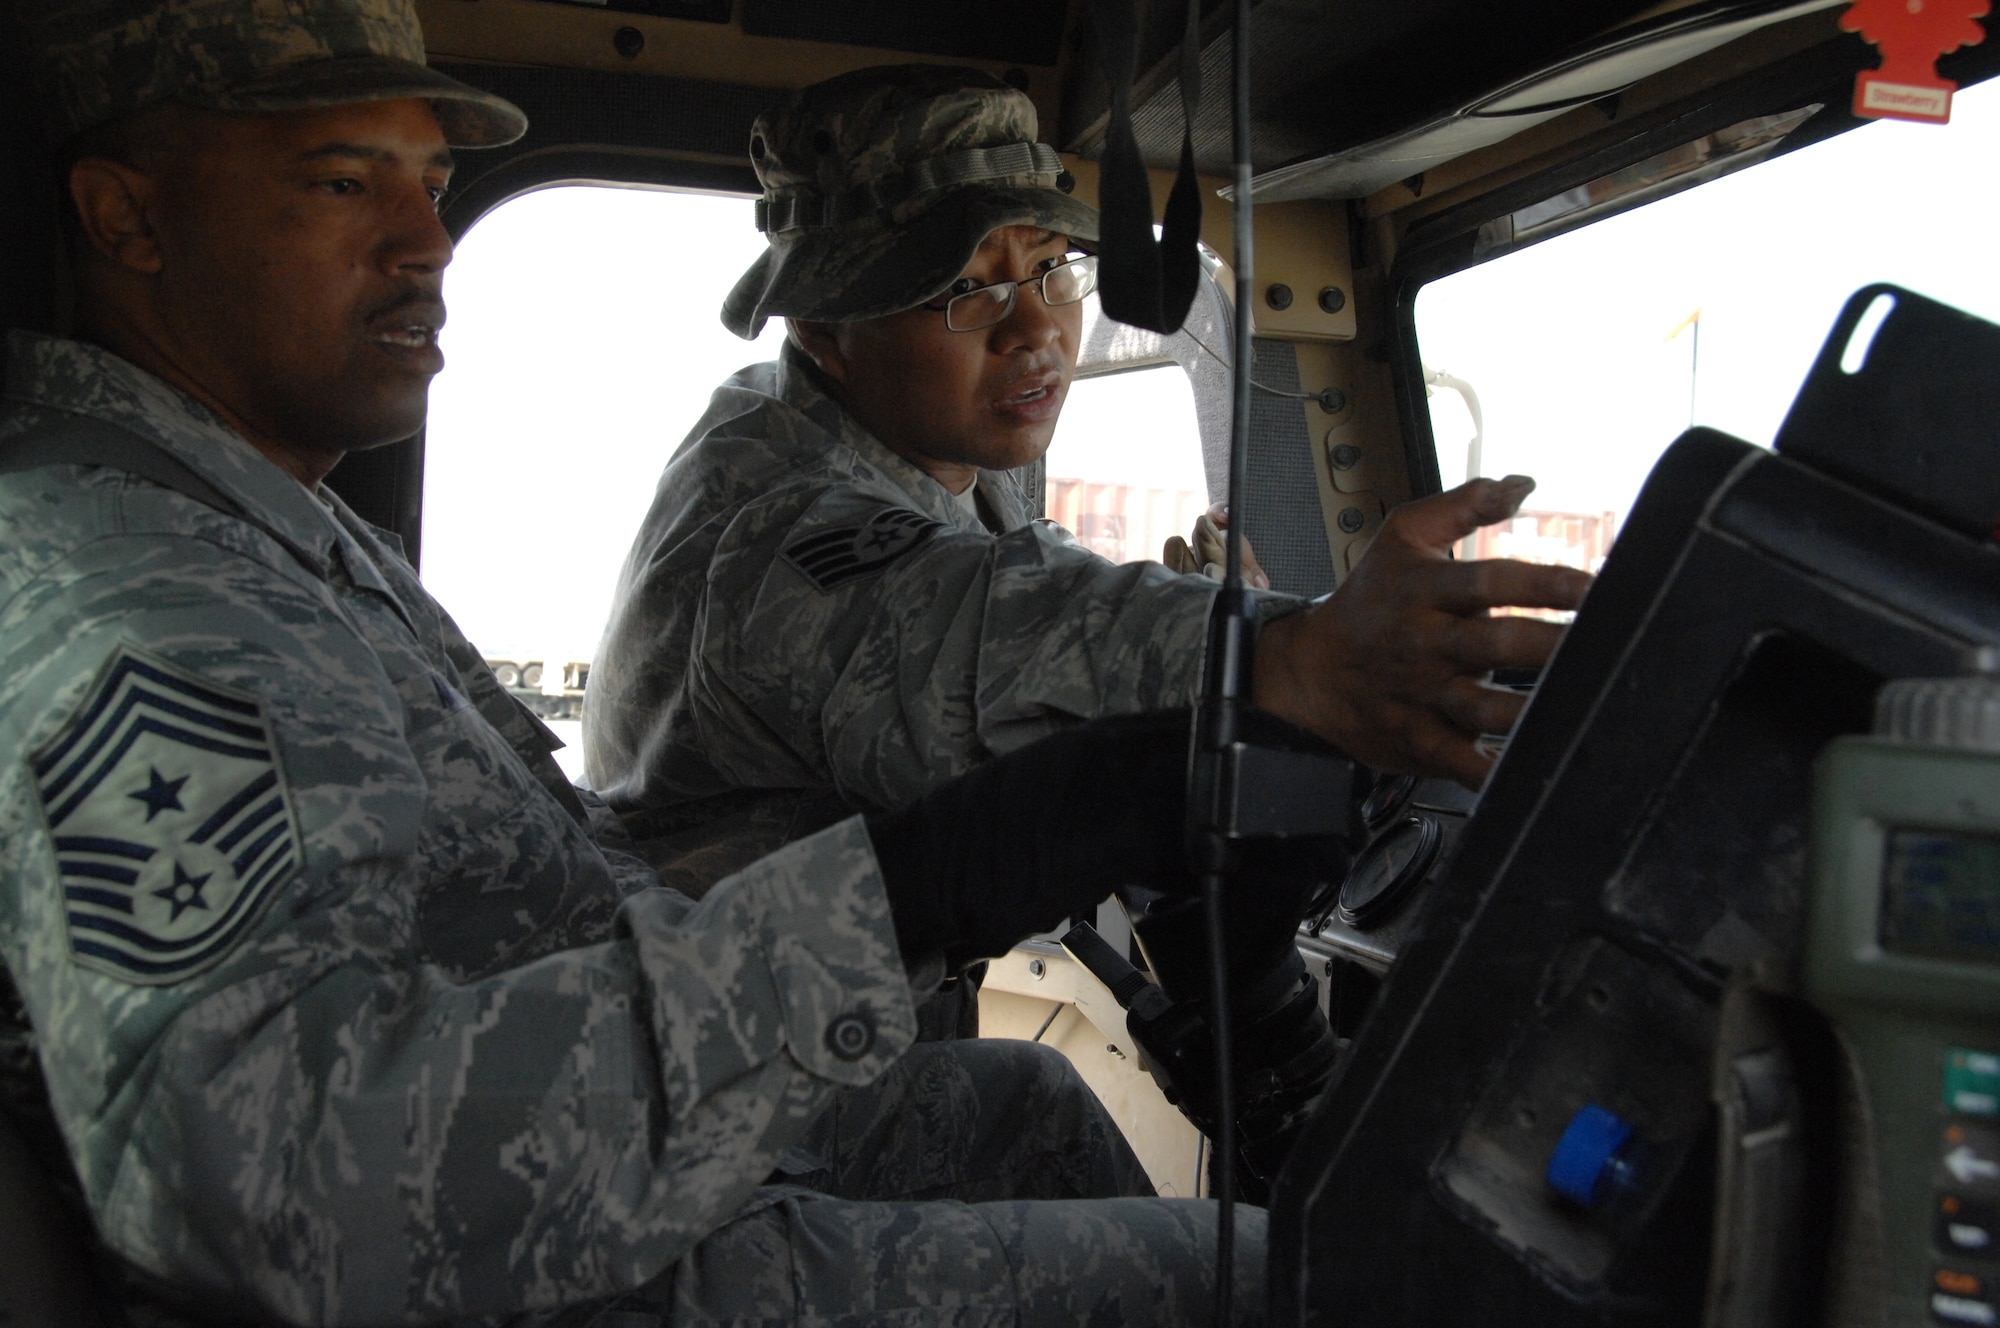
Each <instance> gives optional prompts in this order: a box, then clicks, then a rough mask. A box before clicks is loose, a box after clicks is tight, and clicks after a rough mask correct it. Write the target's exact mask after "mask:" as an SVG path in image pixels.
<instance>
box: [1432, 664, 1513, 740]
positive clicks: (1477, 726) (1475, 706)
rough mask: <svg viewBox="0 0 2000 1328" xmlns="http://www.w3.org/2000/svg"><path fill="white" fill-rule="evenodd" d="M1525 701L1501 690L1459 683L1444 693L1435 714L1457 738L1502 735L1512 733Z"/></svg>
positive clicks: (1470, 681) (1463, 682) (1467, 682)
mask: <svg viewBox="0 0 2000 1328" xmlns="http://www.w3.org/2000/svg"><path fill="white" fill-rule="evenodd" d="M1527 705H1528V698H1527V697H1525V696H1523V695H1521V694H1520V693H1519V692H1510V691H1508V690H1506V689H1505V688H1501V687H1486V686H1482V685H1481V684H1479V683H1477V682H1474V681H1472V680H1471V679H1469V678H1468V679H1460V680H1459V681H1458V682H1457V683H1455V684H1453V685H1452V686H1450V687H1448V688H1446V689H1445V691H1444V693H1443V695H1442V696H1441V697H1440V699H1439V703H1438V710H1439V712H1440V713H1442V714H1443V715H1444V717H1445V718H1446V719H1448V720H1449V721H1451V725H1452V727H1453V728H1455V729H1457V730H1458V731H1459V732H1460V733H1461V735H1477V734H1481V733H1496V734H1505V733H1512V732H1513V731H1514V725H1515V724H1516V723H1517V722H1519V720H1520V718H1521V712H1522V711H1523V710H1524V709H1526V708H1527Z"/></svg>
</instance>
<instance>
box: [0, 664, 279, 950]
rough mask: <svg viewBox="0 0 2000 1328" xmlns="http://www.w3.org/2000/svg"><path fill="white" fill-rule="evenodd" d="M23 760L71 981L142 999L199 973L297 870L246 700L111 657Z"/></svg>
mask: <svg viewBox="0 0 2000 1328" xmlns="http://www.w3.org/2000/svg"><path fill="white" fill-rule="evenodd" d="M33 761H34V775H35V783H36V785H37V787H38V789H39V792H40V795H41V802H42V809H43V811H44V812H45V814H46V815H47V816H48V820H49V830H50V833H51V834H52V836H53V837H54V840H55V849H56V865H57V868H58V871H59V872H60V875H61V879H62V887H63V896H64V901H65V904H66V913H67V915H68V919H69V944H70V951H71V953H72V954H73V955H75V957H76V961H77V962H78V963H79V964H82V965H83V966H85V967H86V968H92V969H95V970H97V971H98V972H100V973H106V974H109V975H110V976H112V977H115V978H122V979H124V980H126V981H128V982H136V983H141V984H144V985H147V986H164V985H166V984H168V983H172V982H178V981H180V980H182V979H183V978H187V977H190V976H192V975H194V974H196V973H199V972H201V971H202V970H203V969H205V968H207V967H209V966H210V965H211V964H213V963H215V962H216V961H217V960H218V959H220V958H221V957H222V956H223V955H225V954H227V953H228V952H229V950H230V948H231V947H232V946H233V945H235V943H236V942H237V941H238V940H239V939H241V937H242V936H243V935H244V933H245V932H246V931H247V930H248V929H249V927H250V924H251V922H252V921H253V920H255V918H256V916H257V914H258V912H259V911H260V910H261V909H262V908H263V905H264V903H265V901H267V900H268V899H269V898H270V897H271V895H272V894H273V892H275V891H276V890H277V889H278V887H279V886H281V885H283V884H284V883H285V881H287V880H288V879H290V877H291V876H292V874H293V873H294V872H295V871H297V870H298V867H299V860H300V842H301V841H300V836H299V831H298V824H297V821H296V819H295V818H294V816H293V813H292V807H291V803H290V800H289V799H288V798H287V796H286V792H285V782H284V778H283V774H282V772H281V771H280V770H279V768H278V757H277V751H276V749H275V747H274V745H273V743H272V741H271V733H270V728H269V726H268V725H267V724H266V723H265V720H264V711H263V707H262V706H261V705H259V704H258V702H257V700H256V698H255V697H253V696H250V695H247V694H245V693H242V692H238V691H236V690H234V689H232V688H224V687H218V686H216V685H215V684H214V683H210V682H205V681H203V680H201V679H200V678H197V677H194V676H193V675H191V674H188V673H186V672H184V671H183V670H181V669H179V668H177V667H175V666H174V665H171V664H168V663H166V662H165V661H163V660H160V659H157V658H154V657H152V656H150V655H147V654H145V653H142V652H141V651H138V650H136V649H134V648H132V647H130V646H124V647H121V648H120V649H119V651H118V652H117V653H116V654H115V655H113V656H112V658H111V660H110V662H109V663H108V664H106V665H105V667H104V669H103V671H102V672H101V673H100V674H99V675H98V680H97V682H96V684H95V685H94V686H93V687H92V688H91V689H90V692H89V694H88V695H87V696H86V697H85V698H84V700H83V703H82V704H81V705H80V706H79V707H78V708H77V712H76V715H75V716H74V717H73V718H72V719H71V720H70V721H69V723H68V724H66V725H65V726H64V727H63V729H62V730H61V731H60V732H59V733H57V734H56V735H55V737H54V738H52V739H50V741H49V743H48V744H47V745H46V746H44V747H43V748H41V749H40V750H39V751H37V752H36V753H35V754H34V757H33Z"/></svg>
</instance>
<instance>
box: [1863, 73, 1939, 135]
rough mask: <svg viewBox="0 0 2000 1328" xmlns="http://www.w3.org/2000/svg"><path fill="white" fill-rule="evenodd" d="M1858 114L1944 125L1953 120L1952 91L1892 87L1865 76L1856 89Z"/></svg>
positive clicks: (1907, 85) (1911, 85) (1892, 85)
mask: <svg viewBox="0 0 2000 1328" xmlns="http://www.w3.org/2000/svg"><path fill="white" fill-rule="evenodd" d="M1854 113H1855V114H1856V115H1861V116H1869V117H1887V118H1893V119H1898V120H1925V121H1929V122H1932V123H1935V124H1943V123H1945V122H1946V121H1948V120H1950V119H1951V89H1950V88H1923V87H1917V86H1915V85H1913V84H1910V83H1889V82H1886V81H1883V80H1879V79H1871V78H1870V77H1869V76H1868V75H1866V74H1863V75H1862V76H1861V78H1860V80H1859V81H1858V82H1857V83H1856V84H1855V87H1854Z"/></svg>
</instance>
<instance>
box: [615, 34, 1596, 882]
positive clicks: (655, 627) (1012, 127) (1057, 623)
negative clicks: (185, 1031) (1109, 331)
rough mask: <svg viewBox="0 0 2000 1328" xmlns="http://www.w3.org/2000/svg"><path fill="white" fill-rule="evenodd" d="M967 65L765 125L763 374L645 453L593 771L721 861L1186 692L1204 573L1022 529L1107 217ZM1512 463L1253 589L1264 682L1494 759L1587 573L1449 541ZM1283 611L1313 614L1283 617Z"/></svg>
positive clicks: (1425, 768) (725, 312) (1398, 743)
mask: <svg viewBox="0 0 2000 1328" xmlns="http://www.w3.org/2000/svg"><path fill="white" fill-rule="evenodd" d="M1036 139H1037V130H1036V117H1035V111H1034V106H1033V104H1032V103H1031V102H1030V101H1029V99H1028V97H1027V96H1026V95H1025V94H1023V93H1021V92H1019V91H1016V90H1015V89H1013V88H1011V87H1008V86H1007V85H1006V84H1004V83H1002V82H1001V81H999V80H997V79H994V78H992V77H990V76H987V75H985V74H981V73H977V72H973V71H969V70H965V69H958V68H945V67H937V66H922V65H914V66H899V67H893V68H881V69H869V70H862V71H859V72H856V73H851V74H847V75H843V76H841V77H838V78H835V79H831V80H829V81H827V82H825V83H821V84H819V85H817V86H815V87H811V88H808V89H805V90H804V91H802V92H799V93H796V94H793V95H792V96H790V97H788V98H787V99H785V100H784V101H783V102H782V103H781V104H779V105H778V106H776V107H775V108H773V109H772V110H770V111H767V112H766V113H765V114H763V115H762V116H760V117H759V118H758V120H757V121H756V123H755V125H754V126H753V128H752V131H751V138H750V144H749V147H750V158H751V161H752V163H753V164H754V166H755V167H756V170H757V175H758V179H759V180H760V181H761V182H762V184H763V186H764V192H763V196H762V197H761V198H760V199H759V200H758V202H757V205H756V209H757V212H756V215H757V224H758V225H759V226H760V227H761V228H762V229H763V231H764V232H765V235H766V237H767V240H768V247H767V249H766V250H765V252H764V254H763V255H762V256H761V257H759V258H758V260H757V261H756V263H755V264H753V265H752V266H751V268H750V270H749V271H748V272H747V273H745V274H744V276H743V278H742V279H741V280H740V281H739V282H738V283H737V285H736V287H735V289H734V290H732V291H731V292H730V293H729V295H728V297H727V299H726V300H725V301H724V303H723V308H722V321H723V323H724V325H725V326H727V327H728V328H729V329H730V330H731V331H732V332H735V333H736V334H737V335H739V336H742V337H752V336H755V335H756V334H757V333H758V331H759V330H760V329H761V328H762V327H763V326H764V323H765V321H766V320H767V319H769V318H773V317H783V318H786V319H787V320H788V321H789V336H788V339H787V341H786V344H785V346H784V348H783V351H782V353H781V354H780V356H779V358H778V360H777V362H776V363H774V364H762V365H755V366H752V367H751V368H748V369H746V370H744V371H742V372H741V373H739V374H737V375H736V376H735V377H733V378H731V379H730V380H729V381H728V382H726V383H725V384H723V385H722V387H721V388H720V389H719V390H718V391H717V392H716V394H715V397H714V399H713V402H712V404H711V405H710V408H709V411H708V414H707V415H706V416H705V417H704V418H703V419H702V420H701V421H700V422H699V423H698V424H696V426H695V428H694V430H693V432H692V433H691V434H690V435H689V436H688V439H687V441H686V442H684V443H683V444H682V445H681V447H680V450H679V451H678V452H676V453H675V454H674V456H673V458H672V460H671V461H669V463H668V465H667V467H666V471H665V474H664V475H663V476H662V478H661V481H660V486H659V490H658V494H657V496H656V498H655V500H654V503H653V507H652V510H651V511H650V512H649V513H648V515H647V517H646V519H645V522H644V524H643V525H642V527H641V529H640V531H639V535H638V537H637V540H636V541H635V543H634V545H633V548H632V552H631V554H630V555H629V557H628V559H627V562H626V565H625V569H624V572H623V574H622V577H621V582H620V586H619V591H618V594H617V596H616V598H615V600H614V607H613V609H612V614H611V618H610V622H609V625H608V626H607V628H606V631H605V635H604V638H603V641H602V642H601V644H600V645H599V647H598V652H597V657H596V659H595V661H594V663H593V667H592V671H591V677H590V691H589V693H588V696H587V697H586V700H585V703H584V752H585V758H586V769H587V771H588V774H589V777H590V782H591V785H592V787H594V788H595V789H597V790H598V791H599V792H600V793H601V794H602V795H603V796H604V797H605V798H606V799H607V800H608V801H609V802H610V803H611V804H612V806H613V807H615V808H616V809H617V810H618V811H619V812H620V814H621V815H622V816H624V817H625V819H626V821H627V823H628V824H630V825H632V826H634V827H636V828H641V829H643V830H644V831H645V832H646V833H648V834H654V835H665V836H666V837H667V839H666V842H670V843H674V844H677V845H681V846H689V845H697V844H698V845H701V846H702V847H703V848H704V849H705V850H706V852H707V855H708V856H707V857H706V858H705V859H704V861H707V862H708V863H709V864H710V870H718V869H719V868H720V867H724V866H728V865H731V864H733V863H735V862H738V861H743V860H748V858H750V857H753V856H755V854H756V853H757V852H760V851H762V850H763V849H764V848H766V847H768V846H769V845H770V844H772V843H775V842H782V840H783V838H784V837H785V836H786V835H787V834H792V833H798V832H800V831H802V830H804V829H807V828H810V827H811V826H813V825H815V824H818V823H822V822H823V821H824V820H825V819H827V818H829V817H831V816H833V815H837V814H838V812H839V810H840V809H841V808H843V807H854V806H859V807H874V806H894V805H896V804H898V803H900V802H902V801H904V800H906V799H909V798H911V797H914V796H916V795H917V794H918V793H921V792H922V791H923V790H925V789H927V788H930V787H932V786H934V785H935V784H936V783H937V782H938V781H940V780H943V779H945V778H948V777H950V776H953V775H956V774H958V773H960V772H962V771H964V770H967V769H969V768H972V767H974V766H976V765H977V764H978V763H979V762H981V761H983V760H986V759H989V758H990V757H992V756H993V755H994V754H995V753H999V752H1009V751H1013V750H1016V749H1018V748H1020V747H1021V746H1022V745H1023V744H1025V743H1027V742H1029V741H1031V740H1033V739H1035V738H1038V737H1040V736H1041V735H1043V734H1046V733H1049V732H1051V731H1055V730H1059V729H1061V728H1062V727H1064V726H1066V725H1069V724H1073V723H1076V722H1078V721H1080V720H1085V719H1090V718H1093V717H1097V716H1103V715H1110V714H1120V713H1130V712H1141V711H1149V710H1156V709H1160V708H1165V707H1174V706H1185V705H1187V704H1189V703H1190V702H1191V701H1192V700H1193V698H1194V694H1195V689H1196V687H1197V683H1198V679H1199V677H1200V674H1201V668H1202V655H1203V643H1204V640H1205V636H1206V623H1207V619H1208V616H1209V611H1210V607H1211V605H1212V603H1213V600H1214V592H1215V588H1216V587H1215V583H1214V582H1212V581H1210V580H1208V579H1206V578H1203V577H1199V576H1188V575H1180V574H1177V573H1173V572H1169V571H1168V570H1167V569H1166V568H1164V567H1162V566H1160V565H1159V564H1156V563H1137V564H1128V565H1124V566H1118V565H1114V564H1113V563H1111V562H1109V561H1107V560H1106V559H1104V558H1102V557H1100V556H1098V555H1097V554H1095V553H1092V552H1090V551H1089V550H1087V549H1085V548H1084V547H1082V546H1081V545H1080V544H1078V543H1077V542H1076V541H1075V540H1073V539H1072V538H1070V536H1069V535H1068V533H1067V532H1065V531H1063V530H1061V529H1060V528H1059V527H1056V526H1053V525H1051V524H1049V523H1046V522H1040V521H1036V520H1035V519H1034V512H1035V506H1036V503H1035V499H1036V495H1034V494H1031V493H1029V492H1028V491H1027V488H1026V485H1027V483H1028V481H1027V480H1026V479H1025V478H1024V476H1025V475H1026V474H1028V473H1029V472H1025V471H1023V470H1022V469H1020V468H1022V467H1025V466H1027V465H1028V464H1029V463H1031V462H1033V461H1035V460H1037V459H1038V458H1039V457H1040V456H1041V455H1042V453H1043V452H1044V450H1045V449H1046V448H1047V447H1048V444H1049V441H1050V438H1051V436H1052V435H1053V433H1054V430H1055V425H1056V418H1057V414H1058V412H1059V411H1060V410H1061V408H1062V402H1063V397H1064V394H1065V393H1066V391H1067V390H1068V387H1069V383H1070V380H1071V377H1072V374H1073V372H1074V370H1075V365H1076V356H1077V348H1078V341H1079V338H1080V333H1081V325H1082V306H1081V304H1080V303H1079V302H1080V301H1081V300H1082V299H1084V298H1085V297H1086V296H1087V295H1088V294H1089V293H1090V291H1091V290H1092V288H1093V286H1094V283H1095V276H1096V274H1095V266H1094V265H1095V260H1094V259H1093V258H1091V257H1089V256H1088V251H1089V250H1090V249H1091V248H1092V247H1093V246H1094V244H1095V241H1096V238H1097V235H1098V219H1097V214H1096V212H1095V211H1094V210H1093V209H1091V208H1089V207H1087V206H1085V205H1083V204H1082V203H1080V202H1079V201H1078V200H1077V199H1076V198H1075V197H1074V196H1073V195H1072V194H1071V193H1070V186H1071V183H1072V182H1071V180H1070V177H1069V176H1068V175H1067V174H1066V173H1065V171H1064V170H1063V165H1062V162H1061V160H1060V158H1059V157H1058V156H1057V155H1056V153H1055V151H1054V150H1053V149H1052V148H1050V147H1049V146H1048V145H1047V144H1044V143H1040V142H1037V141H1036ZM1527 487H1528V486H1527V482H1526V481H1523V480H1512V481H1506V482H1502V483H1495V482H1493V481H1477V482H1475V483H1473V484H1470V485H1467V486H1465V487H1464V488H1461V489H1458V490H1454V491H1453V492H1452V493H1451V494H1447V495H1442V496H1440V497H1439V498H1436V499H1431V500H1427V501H1424V502H1418V503H1412V504H1408V505H1406V507H1405V508H1403V509H1402V510H1400V511H1399V512H1398V513H1397V514H1396V515H1395V516H1394V517H1392V518H1391V520H1390V521H1389V522H1388V523H1387V525H1386V526H1385V529H1384V530H1383V532H1382V533H1381V534H1380V535H1379V536H1378V538H1377V540H1376V542H1375V546H1374V552H1372V553H1371V556H1370V557H1369V559H1368V560H1366V561H1365V562H1364V563H1363V564H1362V569H1361V570H1359V571H1357V572H1356V573H1354V574H1353V575H1351V576H1350V577H1348V578H1347V579H1346V581H1345V583H1344V584H1343V585H1342V587H1341V589H1340V591H1339V593H1338V594H1336V595H1334V596H1333V597H1332V598H1331V599H1329V600H1327V601H1324V602H1322V603H1320V604H1318V605H1315V606H1313V607H1312V608H1310V609H1305V608H1304V606H1303V605H1302V604H1301V602H1300V601H1298V600H1295V599H1289V598H1285V597H1281V596H1270V595H1265V596H1259V597H1258V598H1257V601H1256V603H1257V607H1258V611H1259V612H1260V614H1262V615H1263V616H1264V618H1265V622H1264V624H1263V626H1262V629H1261V634H1260V638H1259V642H1258V649H1257V659H1256V667H1257V672H1256V675H1255V683H1256V686H1255V693H1256V700H1257V702H1258V704H1259V705H1262V706H1264V707H1266V708H1268V709H1271V710H1274V711H1276V712H1277V713H1279V714H1281V715H1283V716H1284V717H1286V718H1288V719H1291V720H1293V721H1295V722H1297V723H1300V724H1303V725H1305V726H1307V727H1309V728H1312V729H1315V730H1317V731H1318V732H1319V733H1320V734H1321V735H1323V736H1324V737H1326V738H1328V739H1329V740H1331V741H1333V742H1334V743H1336V744H1337V745H1339V746H1341V747H1342V748H1343V749H1344V750H1346V751H1348V752H1349V753H1350V754H1352V755H1354V756H1355V757H1357V758H1358V759H1361V760H1364V761H1367V762H1369V763H1370V764H1372V765H1375V766H1377V767H1380V768H1384V769H1392V770H1407V771H1416V772H1421V773H1426V774H1443V775H1449V776H1452V777H1455V778H1458V779H1461V780H1465V781H1466V782H1469V783H1475V784H1476V783H1477V782H1478V781H1479V780H1480V779H1482V778H1483V776H1484V773H1485V769H1486V767H1487V765H1488V763H1489V760H1490V758H1489V757H1488V756H1486V755H1485V754H1484V753H1482V752H1481V751H1480V749H1479V747H1478V745H1477V738H1478V735H1479V734H1481V733H1496V732H1505V731H1506V730H1508V729H1509V728H1511V727H1512V724H1513V720H1514V717H1515V715H1516V714H1517V713H1518V710H1519V705H1520V702H1519V700H1518V699H1517V698H1510V697H1507V696H1506V695H1504V694H1502V693H1500V692H1497V691H1494V690H1492V689H1488V688H1484V687H1482V686H1481V685H1480V680H1481V678H1482V676H1483V675H1484V674H1485V673H1486V672H1487V671H1488V670H1489V669H1492V668H1494V667H1501V666H1505V665H1514V664H1518V665H1533V664H1539V663H1540V662H1541V661H1542V660H1543V659H1545V658H1546V656H1547V654H1548V652H1549V651H1550V650H1551V649H1552V648H1553V644H1554V641H1555V640H1556V638H1557V635H1558V629H1556V628H1554V627H1552V626H1550V625H1549V624H1546V623H1536V622H1528V621H1525V620H1522V619H1494V620H1490V621H1489V620H1487V619H1486V618H1485V613H1486V610H1487V609H1488V608H1489V607H1491V606H1493V605H1499V604H1516V603H1518V604H1525V605H1540V604H1552V605H1568V604H1573V603H1574V602H1575V600H1576V598H1577V597H1578V596H1580V595H1581V593H1582V586H1583V584H1584V580H1583V579H1582V578H1579V577H1574V576H1571V575H1569V574H1567V573H1564V572H1561V571H1559V570H1558V569H1543V568H1531V567H1528V566H1527V565H1525V564H1520V563H1506V562H1496V563H1484V564H1478V565H1467V564H1453V563H1451V562H1449V561H1448V557H1449V555H1448V550H1449V549H1450V547H1451V545H1452V543H1453V542H1454V541H1456V540H1458V539H1461V538H1463V537H1464V535H1465V534H1467V533H1469V532H1470V531H1471V530H1472V529H1474V528H1475V527H1476V526H1479V525H1485V524H1490V523H1491V522H1494V521H1498V520H1501V519H1504V518H1506V517H1507V516H1509V515H1511V514H1512V512H1513V510H1514V509H1515V508H1516V507H1517V506H1518V505H1519V503H1520V501H1521V499H1522V497H1524V496H1525V494H1526V492H1527ZM1299 610H1304V611H1299Z"/></svg>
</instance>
